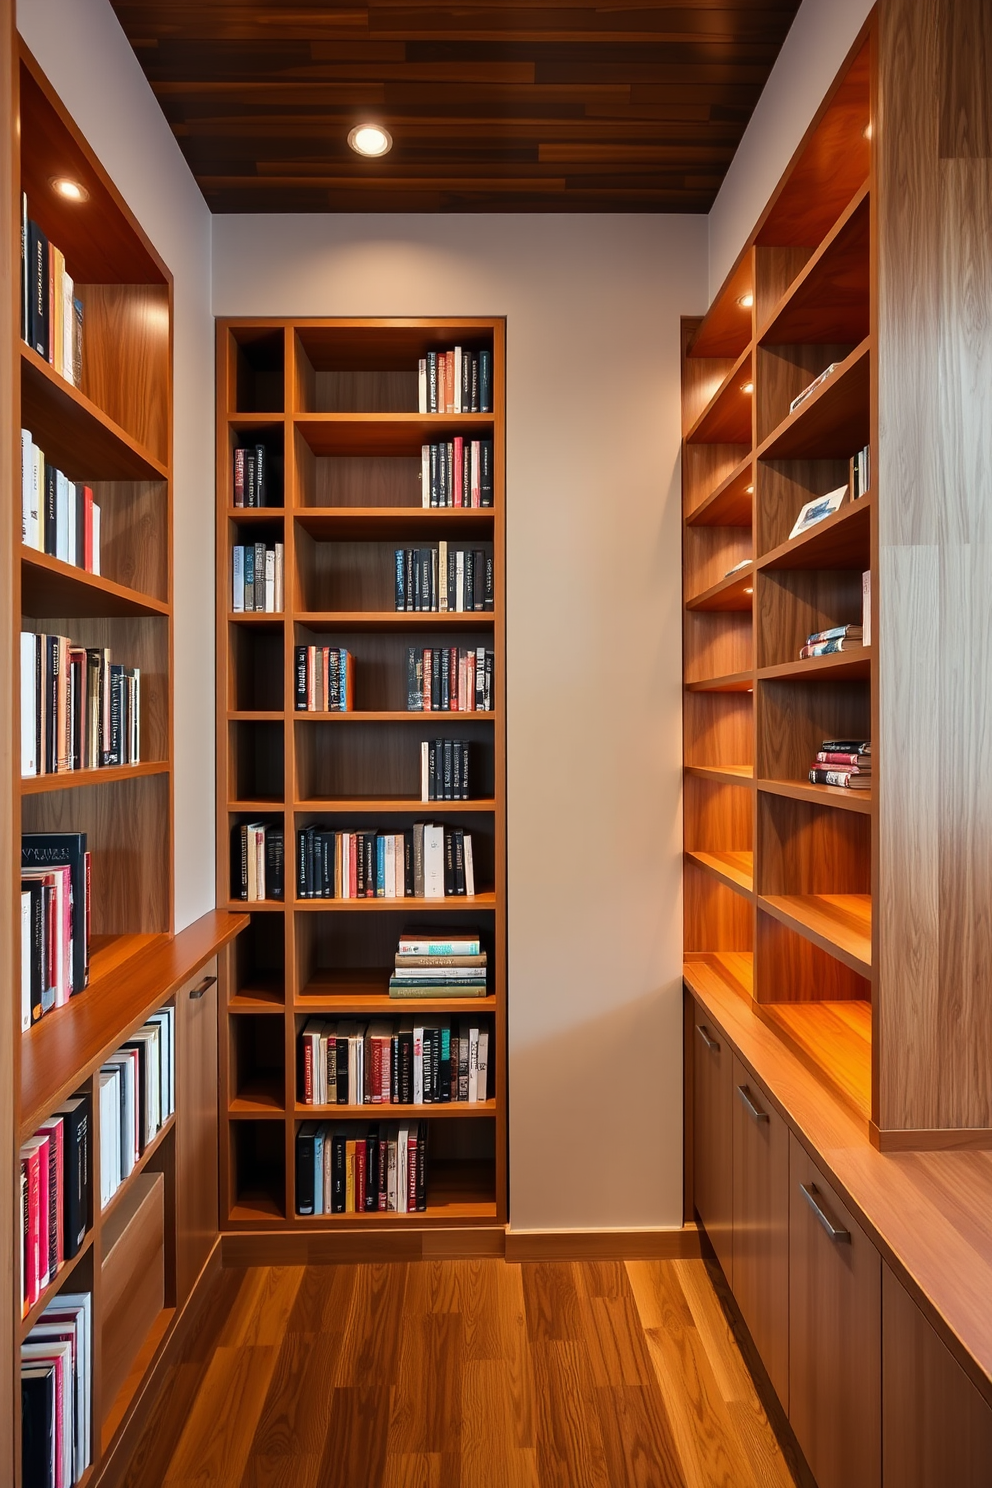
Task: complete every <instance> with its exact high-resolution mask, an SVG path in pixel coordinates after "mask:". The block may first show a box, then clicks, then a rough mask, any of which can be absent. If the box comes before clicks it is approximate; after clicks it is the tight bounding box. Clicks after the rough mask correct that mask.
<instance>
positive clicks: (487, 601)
mask: <svg viewBox="0 0 992 1488" xmlns="http://www.w3.org/2000/svg"><path fill="white" fill-rule="evenodd" d="M495 594H496V575H495V571H494V568H493V555H492V553H487V554H486V561H485V579H484V581H483V585H482V605H481V608H482V609H483V610H491V609H492V607H493V600H494V597H495ZM475 608H476V609H479V608H480V606H479V605H476V607H475Z"/></svg>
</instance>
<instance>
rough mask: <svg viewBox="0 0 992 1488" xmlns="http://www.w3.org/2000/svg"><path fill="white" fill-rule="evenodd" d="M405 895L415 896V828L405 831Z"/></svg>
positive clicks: (408, 897)
mask: <svg viewBox="0 0 992 1488" xmlns="http://www.w3.org/2000/svg"><path fill="white" fill-rule="evenodd" d="M403 895H404V897H405V898H407V899H412V898H413V828H412V827H407V829H406V831H405V832H404V833H403Z"/></svg>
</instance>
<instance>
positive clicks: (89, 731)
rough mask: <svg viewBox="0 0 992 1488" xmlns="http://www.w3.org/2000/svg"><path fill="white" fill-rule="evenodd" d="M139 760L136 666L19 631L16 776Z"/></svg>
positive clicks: (65, 639) (103, 650) (66, 640)
mask: <svg viewBox="0 0 992 1488" xmlns="http://www.w3.org/2000/svg"><path fill="white" fill-rule="evenodd" d="M140 760H141V669H140V667H126V666H122V665H120V664H119V663H117V662H112V661H111V659H110V650H109V649H108V648H107V647H93V646H91V647H86V646H75V645H73V643H72V640H71V639H70V637H69V636H60V635H47V634H44V633H38V632H36V631H31V630H22V631H21V775H22V776H24V777H29V776H32V775H61V774H63V773H67V772H69V771H72V770H99V769H106V768H108V767H109V766H112V765H136V764H138V763H139V762H140Z"/></svg>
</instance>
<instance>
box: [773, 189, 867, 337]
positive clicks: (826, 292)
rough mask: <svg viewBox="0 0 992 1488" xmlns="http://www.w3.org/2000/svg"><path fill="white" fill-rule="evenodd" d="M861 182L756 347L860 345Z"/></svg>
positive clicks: (863, 282) (863, 314)
mask: <svg viewBox="0 0 992 1488" xmlns="http://www.w3.org/2000/svg"><path fill="white" fill-rule="evenodd" d="M869 205H870V204H869V185H868V182H867V181H866V182H865V183H864V185H863V186H862V187H861V188H860V190H859V191H857V192H856V194H855V196H854V197H853V199H852V200H851V202H850V204H849V205H848V207H847V208H846V210H845V211H844V212H842V213H841V215H840V217H839V218H838V219H837V222H836V223H835V224H834V226H833V228H832V229H831V231H830V232H829V233H828V234H827V236H826V237H825V238H824V239H823V242H822V243H821V244H820V246H819V248H818V249H817V250H816V252H815V253H814V254H813V256H812V258H810V260H809V262H808V263H807V265H806V267H805V268H804V269H803V270H802V272H801V273H800V274H799V275H798V276H797V277H796V278H795V279H794V280H793V282H792V284H791V285H790V286H789V288H788V289H787V290H786V292H785V294H784V295H783V296H782V299H781V300H780V301H779V303H778V305H777V306H776V307H775V309H774V310H773V311H772V312H771V315H770V316H769V319H768V322H767V324H766V326H765V328H764V330H762V331H760V332H759V334H758V340H759V341H760V342H766V343H769V344H776V345H779V344H790V343H796V342H806V343H813V344H815V343H818V342H830V341H855V342H860V341H862V340H863V339H864V338H865V337H866V336H867V335H868V332H869V307H870V298H871V296H870V290H871V273H870V255H869V229H870V222H871V218H870V212H869Z"/></svg>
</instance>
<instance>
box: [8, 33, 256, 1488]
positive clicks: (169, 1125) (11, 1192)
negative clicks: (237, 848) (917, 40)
mask: <svg viewBox="0 0 992 1488" xmlns="http://www.w3.org/2000/svg"><path fill="white" fill-rule="evenodd" d="M3 19H4V23H5V29H4V35H3V45H4V48H5V58H6V60H7V61H8V62H9V64H10V65H9V68H8V69H7V70H6V71H5V74H4V76H5V78H6V80H7V84H8V85H9V86H7V87H5V91H4V93H3V98H2V106H3V108H4V110H5V118H4V138H5V141H10V144H11V148H10V154H9V156H5V158H4V165H5V169H4V217H3V230H4V232H5V234H6V241H7V251H6V253H5V254H4V261H5V267H4V274H5V275H6V279H5V289H6V297H5V302H4V303H5V307H6V308H5V311H4V318H3V335H4V338H5V342H4V344H5V349H4V362H3V366H4V368H5V371H6V375H5V376H4V378H3V379H2V384H0V385H2V391H3V405H4V406H3V418H2V423H3V434H4V446H3V447H4V459H5V461H6V468H7V478H6V479H5V480H4V481H3V482H2V485H0V503H2V511H3V520H4V523H5V531H6V534H7V536H6V538H5V540H4V542H3V544H2V545H0V546H2V551H3V563H4V577H5V579H6V580H7V582H6V584H5V586H4V614H5V622H4V634H3V644H4V661H3V665H2V667H0V679H2V707H0V712H2V714H3V716H4V748H3V769H4V773H5V784H4V809H3V815H2V828H3V834H4V853H3V856H4V871H3V880H4V894H5V895H6V896H8V897H7V898H6V903H7V909H6V911H5V914H4V931H3V934H2V935H0V956H2V965H3V983H4V987H5V1000H6V1004H7V1006H6V1010H5V1014H4V1019H3V1032H2V1041H0V1042H2V1050H3V1057H4V1068H3V1076H2V1084H3V1090H4V1103H5V1104H4V1108H3V1128H2V1130H3V1138H2V1148H3V1163H2V1172H0V1181H2V1185H3V1187H2V1193H0V1215H2V1227H3V1256H4V1257H5V1264H4V1275H5V1278H6V1280H5V1296H4V1301H3V1307H2V1312H3V1320H4V1328H3V1332H4V1340H3V1346H2V1356H0V1382H2V1386H3V1392H4V1393H3V1396H2V1409H0V1477H2V1479H3V1481H4V1482H10V1483H13V1484H15V1485H17V1484H19V1482H20V1420H21V1409H20V1362H19V1356H20V1345H21V1343H22V1341H23V1340H24V1339H25V1338H26V1337H27V1335H28V1333H29V1332H30V1330H31V1328H32V1327H33V1326H34V1324H35V1323H36V1322H37V1320H38V1318H39V1317H40V1315H41V1313H42V1311H43V1310H44V1308H45V1307H46V1306H47V1305H48V1304H49V1303H50V1302H51V1301H52V1300H53V1299H54V1298H55V1297H56V1296H57V1295H58V1294H59V1293H60V1292H63V1291H68V1292H76V1291H82V1292H88V1293H89V1294H90V1295H91V1298H92V1310H93V1356H92V1384H91V1409H92V1421H91V1426H92V1431H91V1440H92V1460H91V1463H90V1465H89V1467H88V1468H87V1469H86V1472H85V1474H84V1475H83V1478H82V1479H81V1481H83V1482H85V1483H96V1482H97V1481H99V1480H101V1479H102V1478H104V1476H105V1474H107V1473H108V1471H109V1470H110V1467H111V1464H112V1463H113V1464H114V1465H115V1466H116V1465H119V1462H120V1459H121V1454H122V1453H123V1451H124V1447H123V1443H124V1442H125V1441H126V1440H127V1439H128V1438H129V1434H130V1431H131V1429H132V1428H133V1427H134V1426H135V1425H136V1423H137V1421H138V1420H139V1418H140V1410H141V1404H142V1400H143V1399H144V1400H145V1401H147V1394H146V1386H147V1383H148V1381H149V1378H150V1374H151V1372H152V1371H153V1370H154V1369H155V1368H156V1367H157V1366H158V1364H159V1363H160V1362H161V1361H162V1359H163V1358H164V1357H165V1356H166V1354H167V1350H168V1348H169V1345H170V1342H171V1341H172V1340H173V1338H174V1337H175V1336H176V1333H177V1329H178V1328H179V1327H180V1325H181V1323H182V1320H183V1317H184V1313H185V1312H186V1309H187V1307H188V1306H189V1304H190V1302H191V1298H192V1296H193V1294H194V1291H195V1290H196V1284H197V1282H198V1280H199V1279H200V1277H201V1275H202V1274H203V1272H204V1267H205V1266H206V1264H207V1262H208V1260H209V1258H210V1256H211V1254H212V1253H216V1244H217V1235H218V1230H217V1201H216V1181H215V1182H214V1184H213V1186H211V1183H210V1175H209V1167H208V1166H204V1163H203V1139H204V1136H206V1137H207V1138H208V1144H209V1145H215V1143H216V1123H217V1114H216V1105H214V1108H213V1115H212V1123H211V1115H210V1111H211V1108H210V1095H211V1092H212V1091H214V1090H215V1087H216V1053H215V1054H214V1061H213V1066H212V1067H211V1064H210V1059H209V1052H208V1053H207V1056H206V1057H205V1056H204V1051H209V1050H210V1049H211V1048H214V1049H215V1029H216V1021H215V1006H216V1004H215V998H216V992H215V991H214V982H215V980H216V977H215V976H214V967H213V958H214V957H215V956H216V954H217V952H218V950H219V949H220V948H221V947H222V946H223V945H224V944H225V942H226V941H227V940H229V939H230V938H231V937H232V936H233V935H234V934H235V933H236V932H237V930H238V929H239V928H240V927H241V926H242V925H243V924H245V923H246V920H245V918H244V917H243V916H235V915H229V914H227V913H226V912H225V913H221V914H214V913H210V914H208V915H205V916H204V917H203V918H202V919H200V920H198V921H197V922H196V923H195V925H193V926H192V927H190V928H188V929H187V930H184V931H183V932H182V933H181V934H179V935H175V934H174V922H173V867H174V864H173V745H172V719H173V698H172V689H173V680H172V651H173V627H172V616H173V572H172V299H173V286H172V277H171V275H170V273H169V271H168V269H167V267H166V265H165V264H164V263H163V261H162V260H161V258H160V257H159V255H158V254H157V253H156V251H155V249H154V247H153V246H152V244H151V243H150V242H149V240H148V239H147V237H146V236H145V235H144V233H143V232H142V230H141V228H140V227H139V226H138V224H137V222H136V221H135V219H134V218H133V216H132V215H131V213H130V212H129V210H128V208H127V207H126V205H125V203H124V201H123V199H122V198H121V197H120V196H119V194H118V193H117V191H116V189H115V188H114V186H113V185H112V183H111V182H110V179H109V177H108V176H107V175H106V173H105V172H104V170H103V169H102V167H101V165H100V162H99V161H98V159H97V158H96V157H95V155H94V154H93V152H92V151H91V150H90V148H89V147H88V145H87V144H86V142H85V140H84V139H83V138H82V136H81V134H80V133H79V131H78V130H77V128H76V126H75V124H74V123H73V121H72V119H71V118H70V117H69V116H68V114H67V113H66V111H65V109H64V108H63V107H62V105H61V103H60V101H59V99H58V98H57V96H56V94H55V93H54V91H53V90H52V89H51V87H50V86H49V84H48V83H47V81H46V79H45V78H44V76H43V74H42V73H41V71H40V69H39V68H38V66H37V64H36V62H35V61H34V59H33V58H32V57H31V56H30V54H29V53H28V52H27V50H26V49H25V48H24V47H23V45H21V44H20V43H19V42H18V40H17V38H16V37H15V34H14V32H13V27H12V18H11V15H10V10H9V8H8V7H6V6H5V7H4V8H3ZM59 178H68V179H69V180H71V181H74V182H76V183H77V185H78V186H79V187H81V188H82V193H83V196H82V199H81V200H76V201H69V200H67V199H66V198H65V197H64V196H62V195H60V194H58V192H57V191H56V190H55V189H54V182H55V180H56V179H59ZM22 192H26V193H27V198H28V210H29V215H30V217H31V218H32V219H33V220H34V221H35V222H37V224H38V225H39V227H40V228H41V229H42V231H43V232H44V233H45V234H46V235H47V236H48V238H49V240H50V241H51V242H52V243H53V244H54V245H55V246H56V247H57V248H59V249H60V250H61V251H62V253H63V254H64V256H65V264H66V270H67V272H68V273H69V274H70V275H71V276H72V278H73V280H74V286H75V294H76V296H77V297H78V298H79V299H80V300H81V301H82V303H83V307H84V309H83V314H84V320H83V357H82V379H81V385H80V386H79V387H76V386H73V385H72V384H70V383H69V382H68V381H66V380H65V379H64V378H63V377H62V376H60V375H59V374H58V373H57V372H56V371H55V370H54V368H53V367H52V366H50V365H49V363H48V362H47V361H46V360H45V359H44V358H43V357H41V356H39V355H38V354H37V352H36V351H35V350H34V349H33V348H31V347H29V346H28V345H27V344H26V343H25V342H24V341H22V340H21V337H20V315H19V307H20V294H21V288H20V257H21V253H20V235H21V234H20V228H21V193H22ZM21 428H25V429H27V430H29V431H30V433H31V435H32V436H33V439H34V442H35V443H36V444H37V445H39V446H40V447H41V449H42V451H43V452H44V455H45V457H46V460H47V461H49V462H51V463H52V464H53V465H54V466H56V467H57V468H58V469H60V470H61V471H63V472H64V474H65V475H66V476H68V478H69V479H70V480H72V481H79V482H85V483H86V484H88V485H90V486H91V487H92V488H93V492H94V496H95V499H96V501H97V503H98V504H99V506H100V508H101V512H102V543H101V556H102V562H101V574H99V575H95V574H92V573H89V572H86V571H84V569H82V568H79V567H75V566H73V565H70V564H68V563H65V562H62V561H61V560H60V559H58V558H55V557H51V556H48V555H46V554H45V553H43V552H38V551H36V550H35V549H34V548H32V547H28V546H26V545H24V544H23V543H22V540H21V441H20V437H19V430H20V429H21ZM22 630H32V631H39V632H48V633H55V634H60V635H68V636H70V637H71V638H72V640H73V641H74V642H75V643H76V644H77V645H83V646H96V647H109V648H110V649H111V652H112V657H113V660H114V661H117V662H121V663H123V664H125V665H128V666H137V667H140V669H141V679H142V682H141V686H142V692H141V701H142V707H141V736H140V758H141V763H140V764H135V765H126V766H120V767H107V768H102V769H92V770H78V771H70V772H67V773H56V774H45V775H40V776H33V777H30V778H25V779H22V778H21V775H20V769H21V754H20V658H19V647H18V636H19V632H21V631H22ZM22 831H32V832H45V831H81V832H85V833H86V835H87V846H88V848H89V851H90V853H91V859H92V878H91V897H90V911H91V931H92V934H91V942H90V944H91V957H90V975H89V984H88V986H87V987H86V988H85V989H84V990H83V991H81V992H80V993H79V994H78V995H76V996H74V997H72V998H71V1000H70V1001H69V1003H68V1004H67V1005H66V1006H65V1007H62V1008H56V1009H54V1010H52V1011H51V1012H49V1013H47V1014H46V1015H45V1016H44V1017H42V1018H41V1019H40V1020H39V1021H38V1022H36V1023H34V1024H33V1025H32V1026H31V1027H30V1028H29V1029H28V1030H27V1031H26V1032H23V1033H22V1031H21V997H20V988H21V966H20V893H19V889H20V863H21V833H22ZM15 927H16V928H15ZM205 973H209V974H205ZM218 975H221V976H222V975H223V970H222V969H221V970H219V971H218ZM167 1003H174V1004H175V1007H176V1036H177V1041H176V1049H175V1076H176V1110H175V1113H174V1114H173V1115H172V1116H171V1117H170V1118H169V1119H168V1120H167V1121H166V1122H165V1123H164V1125H163V1127H162V1129H161V1131H160V1132H159V1133H158V1135H157V1136H156V1137H155V1138H154V1139H153V1140H151V1141H150V1142H149V1143H148V1145H147V1146H146V1148H145V1151H144V1152H143V1153H142V1155H141V1158H140V1160H139V1161H138V1163H137V1165H136V1166H135V1168H134V1171H133V1172H132V1173H131V1174H130V1175H129V1176H128V1177H127V1178H126V1179H125V1180H124V1182H123V1184H122V1185H121V1186H120V1188H119V1189H118V1190H117V1192H116V1193H115V1194H114V1196H113V1198H112V1199H111V1200H110V1201H109V1202H108V1203H107V1204H106V1205H105V1206H103V1207H101V1204H100V1191H101V1190H100V1164H101V1159H100V1135H101V1133H100V1113H99V1101H98V1099H97V1092H98V1074H99V1069H100V1066H101V1064H102V1063H103V1062H104V1061H105V1060H106V1059H107V1058H108V1056H109V1055H110V1054H111V1053H112V1052H113V1051H115V1050H116V1049H117V1048H119V1047H120V1045H121V1044H122V1043H123V1042H124V1041H125V1040H127V1039H128V1038H130V1037H131V1035H132V1033H133V1032H134V1031H135V1030H136V1029H137V1028H138V1027H140V1026H141V1025H142V1024H143V1023H144V1021H145V1020H146V1018H147V1017H148V1016H149V1015H150V1014H151V1013H152V1012H154V1011H156V1010H157V1009H159V1008H160V1007H162V1006H164V1005H165V1004H167ZM76 1094H88V1095H89V1097H90V1101H91V1118H90V1145H89V1153H90V1187H91V1197H92V1207H91V1214H90V1217H89V1223H88V1226H87V1230H86V1235H85V1239H84V1241H83V1243H82V1246H81V1248H80V1249H79V1251H78V1253H77V1254H76V1255H75V1256H74V1257H73V1258H72V1259H70V1260H68V1261H66V1262H65V1264H64V1265H63V1266H62V1267H61V1269H60V1270H59V1271H57V1272H56V1274H55V1276H54V1277H53V1279H52V1281H51V1283H50V1285H49V1286H48V1287H46V1288H45V1289H44V1290H43V1291H42V1294H41V1296H40V1298H39V1300H38V1301H37V1303H36V1304H35V1305H33V1306H32V1307H31V1309H30V1311H28V1312H27V1315H26V1316H22V1312H23V1307H22V1302H21V1276H20V1272H21V1262H20V1253H21V1248H22V1243H23V1237H22V1233H21V1213H20V1201H19V1196H18V1178H19V1162H18V1151H19V1149H20V1147H21V1145H22V1144H23V1143H24V1142H25V1141H26V1140H27V1139H28V1138H29V1137H30V1136H31V1135H32V1134H33V1133H34V1132H35V1130H36V1129H37V1128H38V1126H39V1125H40V1124H41V1123H42V1122H43V1121H45V1120H46V1119H47V1118H48V1117H49V1116H50V1115H51V1114H52V1113H53V1112H55V1111H56V1110H57V1108H58V1107H59V1106H60V1105H61V1104H62V1103H63V1102H64V1101H65V1100H66V1099H67V1098H69V1097H71V1096H73V1095H76ZM211 1124H212V1128H213V1132H212V1135H211ZM151 1175H161V1177H160V1178H155V1179H154V1180H152V1178H151ZM151 1189H154V1190H155V1191H156V1192H157V1193H161V1195H162V1196H163V1197H162V1199H161V1200H159V1201H157V1202H158V1209H157V1210H156V1206H155V1204H152V1205H147V1204H145V1205H144V1206H143V1203H142V1200H143V1197H145V1198H146V1197H147V1195H148V1193H149V1191H150V1190H151ZM156 1212H157V1213H158V1216H159V1217H158V1218H157V1219H156V1217H155V1216H156ZM139 1232H140V1233H139ZM142 1246H144V1247H145V1251H144V1252H142V1251H141V1247H142ZM115 1247H116V1248H115ZM111 1252H112V1254H111ZM125 1253H126V1257H127V1258H125V1259H122V1257H125ZM139 1254H144V1255H145V1256H146V1258H147V1256H149V1255H150V1256H152V1257H155V1256H157V1257H158V1263H159V1264H160V1266H161V1274H162V1277H163V1286H164V1292H163V1296H162V1302H163V1305H161V1306H160V1307H159V1309H158V1311H157V1313H155V1315H154V1316H153V1317H152V1316H151V1314H150V1311H149V1308H148V1307H147V1306H146V1308H145V1310H144V1312H142V1308H141V1306H140V1304H136V1305H132V1304H134V1303H135V1299H134V1295H133V1294H132V1292H130V1291H129V1290H128V1288H129V1287H130V1286H132V1285H138V1284H139V1283H140V1277H141V1274H142V1268H143V1262H140V1261H139V1260H138V1259H136V1257H138V1255H139ZM108 1258H109V1259H108ZM121 1288H123V1292H122V1291H121ZM139 1289H140V1286H139Z"/></svg>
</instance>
